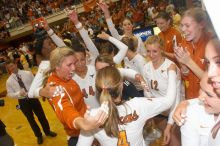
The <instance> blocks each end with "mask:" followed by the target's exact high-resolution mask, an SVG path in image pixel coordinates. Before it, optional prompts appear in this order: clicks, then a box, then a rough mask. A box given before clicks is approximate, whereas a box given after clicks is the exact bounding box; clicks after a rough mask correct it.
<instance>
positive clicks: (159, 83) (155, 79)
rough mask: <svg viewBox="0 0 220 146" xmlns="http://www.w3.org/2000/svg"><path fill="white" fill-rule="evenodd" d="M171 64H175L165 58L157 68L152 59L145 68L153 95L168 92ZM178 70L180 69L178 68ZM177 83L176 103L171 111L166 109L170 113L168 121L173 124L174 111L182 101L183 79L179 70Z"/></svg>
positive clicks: (146, 77) (144, 74) (144, 71)
mask: <svg viewBox="0 0 220 146" xmlns="http://www.w3.org/2000/svg"><path fill="white" fill-rule="evenodd" d="M171 64H175V63H174V62H172V61H170V60H169V59H167V58H165V60H164V62H163V63H162V64H161V65H160V67H159V68H157V69H155V68H154V66H153V64H152V61H149V62H148V63H147V64H146V65H145V66H144V68H143V72H142V75H143V77H144V79H145V80H146V81H147V84H148V86H149V88H150V92H151V94H152V96H153V97H164V96H166V94H167V87H168V84H169V82H168V78H169V76H168V68H169V67H170V65H171ZM177 70H178V69H177ZM176 80H177V84H176V85H175V88H176V89H177V94H176V100H175V103H174V105H173V106H172V107H171V112H170V111H166V113H164V114H165V115H169V118H168V123H170V124H173V123H174V121H173V119H172V113H173V112H174V109H175V106H176V105H177V104H178V103H179V102H180V90H181V79H180V73H179V70H178V74H177V79H176ZM169 113H170V114H169Z"/></svg>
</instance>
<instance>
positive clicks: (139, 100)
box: [77, 96, 174, 146]
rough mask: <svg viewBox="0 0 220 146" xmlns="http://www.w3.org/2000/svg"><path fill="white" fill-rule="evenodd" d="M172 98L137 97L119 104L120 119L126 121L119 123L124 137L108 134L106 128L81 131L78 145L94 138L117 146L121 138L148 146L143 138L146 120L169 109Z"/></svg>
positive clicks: (104, 145) (136, 145)
mask: <svg viewBox="0 0 220 146" xmlns="http://www.w3.org/2000/svg"><path fill="white" fill-rule="evenodd" d="M172 98H173V97H172V96H170V97H168V98H167V99H166V100H164V98H153V99H152V98H151V99H149V98H143V97H135V98H133V99H131V100H129V101H126V103H124V104H123V105H120V106H117V109H118V112H119V116H120V119H121V120H120V121H121V122H123V123H124V124H123V125H119V130H120V132H119V133H121V134H124V136H123V138H122V139H121V138H120V137H119V138H115V137H109V136H107V135H106V133H105V130H104V129H96V130H93V131H90V132H84V131H81V134H80V136H79V140H78V143H77V146H90V145H91V144H92V142H93V140H94V138H96V139H97V140H98V141H99V143H100V144H101V146H117V143H118V141H121V140H122V141H123V142H124V144H129V145H130V146H146V144H145V141H144V138H143V127H144V125H145V122H146V121H147V120H148V119H150V118H151V117H154V116H155V115H157V114H159V113H161V112H162V111H164V110H166V109H168V108H169V107H170V106H171V104H172V101H171V99H172ZM173 99H174V98H173ZM173 99H172V100H173ZM96 112H97V110H92V111H91V114H92V115H95V113H96ZM119 135H120V134H119Z"/></svg>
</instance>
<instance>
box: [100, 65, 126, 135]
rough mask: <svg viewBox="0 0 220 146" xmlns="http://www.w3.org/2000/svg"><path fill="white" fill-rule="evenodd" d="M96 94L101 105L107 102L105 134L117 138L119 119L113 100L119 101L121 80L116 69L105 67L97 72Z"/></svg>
mask: <svg viewBox="0 0 220 146" xmlns="http://www.w3.org/2000/svg"><path fill="white" fill-rule="evenodd" d="M96 92H97V95H98V97H99V100H100V102H101V103H102V102H104V101H107V102H108V107H109V112H108V113H109V116H108V119H107V120H106V123H105V125H104V129H105V132H106V134H107V135H108V136H111V137H118V133H119V128H118V125H119V124H120V119H119V113H118V110H117V106H116V104H115V102H114V100H116V99H119V100H121V94H122V78H121V75H120V73H119V71H118V69H117V68H115V67H111V66H107V67H105V68H103V69H100V70H99V71H98V73H97V75H96Z"/></svg>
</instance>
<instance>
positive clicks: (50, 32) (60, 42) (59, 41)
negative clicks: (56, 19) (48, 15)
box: [42, 20, 66, 47]
mask: <svg viewBox="0 0 220 146" xmlns="http://www.w3.org/2000/svg"><path fill="white" fill-rule="evenodd" d="M42 23H43V28H44V29H45V30H46V31H47V34H48V35H49V36H50V38H51V39H52V40H53V42H54V43H55V44H56V46H57V47H63V46H66V44H65V43H64V42H63V40H62V39H61V38H60V37H58V36H57V35H56V33H54V31H53V30H52V29H51V28H50V27H49V25H48V23H47V21H46V20H44V21H43V22H42Z"/></svg>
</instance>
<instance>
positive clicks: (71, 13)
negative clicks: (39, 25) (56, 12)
mask: <svg viewBox="0 0 220 146" xmlns="http://www.w3.org/2000/svg"><path fill="white" fill-rule="evenodd" d="M67 13H68V17H69V19H70V20H71V21H72V22H73V23H74V24H75V25H76V24H78V23H79V19H78V14H77V12H76V10H68V12H67Z"/></svg>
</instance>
